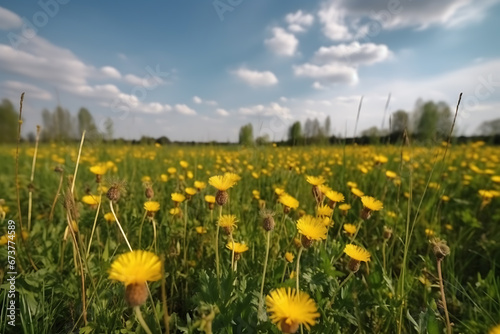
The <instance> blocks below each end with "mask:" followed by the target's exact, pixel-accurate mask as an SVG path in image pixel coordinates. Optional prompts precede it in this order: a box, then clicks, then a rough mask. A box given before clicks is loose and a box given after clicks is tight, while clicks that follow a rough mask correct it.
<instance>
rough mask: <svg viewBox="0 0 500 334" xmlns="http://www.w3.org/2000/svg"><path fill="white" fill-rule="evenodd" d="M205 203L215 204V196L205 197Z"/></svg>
mask: <svg viewBox="0 0 500 334" xmlns="http://www.w3.org/2000/svg"><path fill="white" fill-rule="evenodd" d="M205 202H207V203H215V196H212V195H205Z"/></svg>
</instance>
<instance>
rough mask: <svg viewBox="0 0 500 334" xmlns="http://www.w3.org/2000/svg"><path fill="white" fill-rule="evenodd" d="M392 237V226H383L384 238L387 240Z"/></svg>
mask: <svg viewBox="0 0 500 334" xmlns="http://www.w3.org/2000/svg"><path fill="white" fill-rule="evenodd" d="M391 237H392V228H390V227H387V226H384V239H385V240H389V239H390V238H391Z"/></svg>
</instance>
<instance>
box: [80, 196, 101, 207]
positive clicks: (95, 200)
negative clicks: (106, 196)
mask: <svg viewBox="0 0 500 334" xmlns="http://www.w3.org/2000/svg"><path fill="white" fill-rule="evenodd" d="M100 201H101V199H100V197H99V196H95V195H85V196H83V197H82V202H83V203H85V204H88V205H92V206H96V205H97V204H99V202H100Z"/></svg>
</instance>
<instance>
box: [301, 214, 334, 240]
mask: <svg viewBox="0 0 500 334" xmlns="http://www.w3.org/2000/svg"><path fill="white" fill-rule="evenodd" d="M297 230H298V231H299V233H300V234H301V235H302V238H301V243H302V246H303V247H304V248H309V247H311V245H312V243H313V241H315V240H325V239H326V234H327V233H328V229H327V228H326V226H325V224H324V223H323V220H322V219H320V218H316V217H312V216H309V215H306V216H304V217H302V218H300V219H299V220H298V221H297Z"/></svg>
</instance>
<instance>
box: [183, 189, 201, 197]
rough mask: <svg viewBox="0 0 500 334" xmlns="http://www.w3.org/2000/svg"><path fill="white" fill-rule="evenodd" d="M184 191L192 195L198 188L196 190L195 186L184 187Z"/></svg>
mask: <svg viewBox="0 0 500 334" xmlns="http://www.w3.org/2000/svg"><path fill="white" fill-rule="evenodd" d="M184 191H185V192H186V194H188V195H189V196H194V195H195V194H196V193H197V192H198V190H196V189H195V188H191V187H188V188H186V189H185V190H184Z"/></svg>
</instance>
